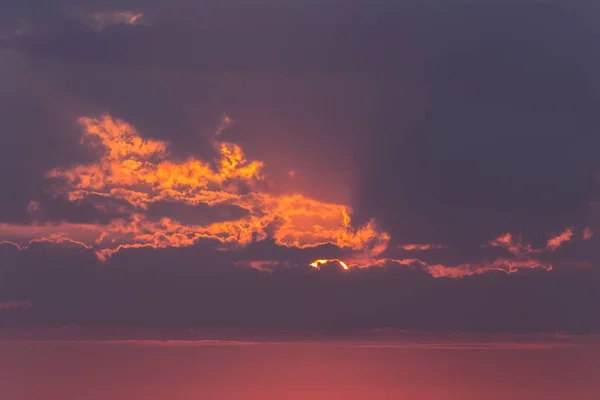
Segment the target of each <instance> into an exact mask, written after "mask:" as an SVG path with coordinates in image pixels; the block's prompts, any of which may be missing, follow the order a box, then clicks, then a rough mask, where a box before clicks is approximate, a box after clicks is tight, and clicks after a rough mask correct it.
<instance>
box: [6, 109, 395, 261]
mask: <svg viewBox="0 0 600 400" xmlns="http://www.w3.org/2000/svg"><path fill="white" fill-rule="evenodd" d="M79 122H80V124H81V125H82V127H83V137H82V141H83V143H84V144H86V145H88V146H91V147H92V148H94V149H96V150H97V152H98V154H99V158H98V159H97V160H96V161H94V162H92V163H90V164H82V165H75V166H72V167H67V168H56V169H53V170H51V171H49V172H48V173H47V177H48V178H50V179H52V180H54V182H55V185H54V187H53V190H54V192H55V194H56V195H57V196H63V197H64V198H66V199H68V200H69V201H71V202H80V201H89V199H102V198H106V199H110V200H111V201H120V202H122V203H123V204H127V205H129V206H130V208H132V211H131V214H130V215H129V216H128V217H127V218H115V219H112V220H111V221H110V222H108V223H107V224H105V225H102V226H98V225H94V224H69V223H63V224H61V225H59V226H51V225H42V226H35V227H26V226H10V225H4V226H3V227H2V229H3V231H4V234H5V236H6V237H7V238H24V237H25V238H27V237H29V238H31V237H32V236H33V237H34V238H35V239H36V240H62V241H66V240H71V241H73V242H79V243H82V245H83V246H86V247H87V246H93V247H94V248H96V249H97V254H98V257H100V258H101V259H106V258H107V257H109V256H110V255H112V254H114V253H115V252H117V251H119V250H121V249H124V248H141V247H152V248H161V247H182V246H191V245H193V244H194V243H196V242H197V241H198V240H200V239H215V240H218V241H220V242H221V243H223V244H226V245H233V246H245V245H248V244H250V243H252V242H255V241H260V240H264V239H266V238H267V237H272V238H273V239H274V240H275V242H276V243H277V244H278V245H280V246H287V247H298V248H306V247H316V246H321V245H325V244H333V245H335V246H337V247H339V248H348V249H351V250H353V251H356V252H367V253H368V254H371V255H376V254H379V253H381V252H382V251H383V250H385V249H386V247H387V244H388V241H389V236H388V235H387V234H386V233H385V232H382V231H379V230H378V229H377V227H376V225H375V222H374V221H370V222H368V223H367V224H365V225H363V226H361V227H356V228H355V227H353V226H352V225H351V218H350V215H351V213H352V210H351V208H350V207H348V206H345V205H342V204H332V203H326V202H321V201H318V200H315V199H311V198H308V197H306V196H303V195H301V194H294V193H292V194H287V195H273V194H271V193H269V188H268V183H267V182H266V181H265V178H264V176H263V173H262V168H263V165H264V164H263V163H262V162H260V161H250V160H247V158H246V156H245V154H244V152H243V150H242V148H241V147H240V146H238V145H236V144H234V143H231V142H225V141H217V140H215V141H214V143H213V145H214V147H215V152H217V153H218V154H219V157H218V158H216V159H214V160H210V161H203V160H200V159H197V158H193V157H189V158H188V159H186V160H176V159H173V158H171V157H170V155H169V151H168V148H169V146H168V143H166V142H163V141H159V140H154V139H144V138H142V136H140V134H139V133H138V132H137V131H136V129H135V128H134V127H133V126H131V125H129V124H127V123H126V122H124V121H121V120H118V119H114V118H112V117H110V116H108V115H104V116H102V117H101V118H97V119H95V118H80V120H79ZM229 124H230V119H229V117H225V118H224V120H223V125H225V126H228V125H229ZM222 129H224V128H223V127H220V128H219V130H218V131H217V132H218V133H220V132H221V131H222ZM166 202H167V203H168V202H170V203H179V204H183V205H187V206H191V207H198V206H204V207H209V208H217V207H235V208H238V209H240V210H243V212H244V213H243V214H244V215H242V216H239V215H238V216H239V218H238V219H232V220H224V221H216V222H212V223H207V224H204V225H202V224H190V223H189V221H187V220H186V218H185V217H184V216H180V217H179V218H178V220H175V219H172V218H168V217H162V218H158V219H154V220H152V219H149V218H148V210H149V208H150V207H152V206H154V205H160V204H165V203H166ZM31 204H34V205H35V204H37V203H31ZM93 204H97V203H93ZM34 208H35V209H36V210H37V208H38V206H37V205H35V207H34ZM183 220H186V221H183ZM49 232H52V234H51V235H48V236H46V235H44V233H49Z"/></svg>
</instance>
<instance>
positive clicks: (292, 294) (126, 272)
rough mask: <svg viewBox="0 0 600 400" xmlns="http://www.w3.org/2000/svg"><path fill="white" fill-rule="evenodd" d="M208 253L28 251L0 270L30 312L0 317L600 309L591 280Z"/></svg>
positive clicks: (502, 326) (301, 316)
mask: <svg viewBox="0 0 600 400" xmlns="http://www.w3.org/2000/svg"><path fill="white" fill-rule="evenodd" d="M2 249H3V250H5V249H4V247H2ZM207 251H209V250H206V249H205V250H202V249H198V248H195V249H184V250H181V249H179V250H177V251H174V250H168V249H167V250H159V251H156V250H142V251H138V252H134V251H128V252H123V253H120V254H119V255H116V256H115V257H114V258H113V259H111V260H110V261H109V262H108V263H106V264H104V265H102V266H101V267H100V266H99V265H98V264H97V263H98V261H97V260H94V257H93V254H91V253H89V252H85V251H83V252H82V251H78V250H75V249H71V250H66V249H65V248H57V247H53V248H48V247H46V246H45V245H38V246H35V247H32V248H31V249H30V250H27V251H24V252H20V253H18V255H16V260H15V261H14V262H13V263H11V264H10V265H7V264H3V266H2V276H3V284H4V288H3V297H5V298H7V299H11V300H14V299H20V300H21V301H24V300H30V301H31V303H32V307H31V309H29V310H27V311H26V312H19V313H3V314H2V315H0V317H1V318H2V323H3V325H4V326H10V325H12V324H15V323H19V324H34V325H39V324H72V325H87V324H106V325H112V326H115V325H132V324H133V325H143V326H162V327H167V328H187V327H193V326H203V325H204V326H215V325H222V326H238V327H274V328H309V329H310V328H312V329H343V328H371V327H395V328H399V329H418V330H442V331H445V330H450V331H453V330H463V331H514V332H522V331H550V332H552V331H565V332H578V333H585V332H598V331H599V330H600V326H599V325H598V318H597V313H596V311H595V309H594V308H593V307H590V305H592V304H595V303H597V302H598V300H600V299H599V298H598V293H600V291H599V290H598V289H600V286H599V285H600V276H599V275H598V271H597V270H586V271H582V270H578V271H567V270H563V269H561V270H558V271H555V272H554V273H553V274H548V273H546V272H545V271H538V270H532V271H529V272H527V271H526V272H524V273H521V274H517V275H505V274H502V273H490V274H486V275H481V276H477V277H470V278H465V279H462V280H450V279H434V278H432V277H431V276H429V275H427V274H426V273H424V272H422V271H420V270H418V269H410V268H406V267H400V266H394V265H388V266H386V267H385V268H382V267H372V268H367V269H352V270H350V271H341V270H340V269H335V268H333V267H330V268H327V269H325V270H321V271H316V270H313V269H311V268H309V267H280V268H275V269H274V271H273V272H261V271H258V270H255V269H252V268H247V267H236V266H233V265H232V264H229V263H227V262H226V261H224V259H223V258H219V257H220V256H219V255H216V256H215V255H214V254H213V255H211V254H209V253H207ZM222 257H228V256H227V255H226V254H223V255H222ZM207 258H210V259H211V260H212V261H211V263H207V262H205V261H204V260H206V259H207ZM51 265H55V267H52V266H51Z"/></svg>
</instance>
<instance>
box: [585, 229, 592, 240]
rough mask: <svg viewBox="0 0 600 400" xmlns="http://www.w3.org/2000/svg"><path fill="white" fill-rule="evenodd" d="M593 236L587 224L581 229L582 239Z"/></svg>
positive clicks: (588, 238)
mask: <svg viewBox="0 0 600 400" xmlns="http://www.w3.org/2000/svg"><path fill="white" fill-rule="evenodd" d="M592 236H594V231H592V229H591V228H590V227H589V226H586V227H585V229H584V230H583V240H590V239H591V238H592Z"/></svg>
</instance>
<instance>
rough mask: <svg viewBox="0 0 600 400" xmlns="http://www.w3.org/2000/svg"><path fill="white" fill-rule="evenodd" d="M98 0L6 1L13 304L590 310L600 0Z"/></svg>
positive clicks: (393, 318) (89, 318)
mask: <svg viewBox="0 0 600 400" xmlns="http://www.w3.org/2000/svg"><path fill="white" fill-rule="evenodd" d="M109 3H110V2H95V3H94V4H91V3H89V4H88V3H87V2H84V3H78V4H70V3H69V2H68V1H67V2H63V3H61V4H60V5H59V4H56V3H54V2H36V1H34V2H32V3H31V7H23V6H22V5H20V4H17V3H16V2H15V3H14V4H13V3H10V4H9V5H4V6H0V11H4V12H0V15H1V16H0V28H1V29H0V31H1V35H2V36H1V38H0V47H1V48H2V50H1V52H0V61H2V62H1V63H0V100H2V101H1V103H2V104H4V105H5V106H3V107H2V108H0V128H1V129H0V131H1V132H2V137H3V139H5V143H3V145H2V146H0V184H2V187H3V190H2V191H0V242H1V244H0V264H1V265H2V268H1V269H0V301H3V303H2V304H5V305H10V304H13V305H14V304H25V303H19V302H27V301H31V303H27V304H31V305H32V306H31V307H29V308H26V309H23V308H19V307H16V308H15V307H12V306H11V307H8V306H6V307H4V309H3V311H2V315H1V316H0V318H4V319H3V321H8V322H10V323H25V322H27V323H33V322H35V321H38V322H39V321H46V322H52V323H62V322H65V323H69V322H70V321H74V322H78V323H84V322H85V323H93V322H94V321H101V322H103V323H107V324H119V323H122V324H125V323H127V321H134V320H136V321H141V322H147V323H153V324H159V325H160V324H165V325H169V324H171V323H177V324H182V325H185V324H188V323H190V324H191V323H199V324H203V323H206V324H220V323H223V324H238V325H244V324H247V325H261V324H263V325H285V326H302V325H306V326H312V327H315V326H320V325H323V326H324V325H328V324H329V325H328V326H351V325H357V326H363V327H368V326H370V327H373V326H385V325H390V326H396V327H400V328H401V327H403V326H404V325H406V326H409V327H417V328H431V329H442V330H443V329H467V330H469V329H472V330H486V329H491V330H561V329H565V330H574V331H590V330H598V329H599V328H598V326H597V324H595V320H596V319H595V318H593V315H592V313H593V312H592V307H591V304H594V302H597V296H596V295H595V294H594V293H596V292H597V291H598V288H600V285H599V284H598V261H600V252H599V251H598V246H597V240H598V237H597V235H596V234H595V232H597V231H598V229H600V219H599V217H600V214H598V211H599V208H598V194H599V193H598V181H597V178H598V173H599V172H600V162H599V161H598V160H599V159H598V157H597V156H596V154H595V153H596V149H597V148H598V145H599V144H600V143H599V142H598V135H597V134H596V133H597V131H598V128H599V127H600V120H599V119H598V117H597V115H598V113H597V109H598V107H600V102H598V96H595V94H594V93H595V91H596V90H597V89H598V88H600V76H599V75H598V72H597V71H600V69H599V68H598V67H599V65H598V60H599V59H600V58H598V50H597V48H596V46H594V45H593V44H594V43H596V40H595V37H596V36H597V35H598V34H600V32H599V31H598V29H597V27H596V25H597V24H595V20H596V17H598V10H597V9H594V8H593V7H589V6H587V5H584V4H579V3H578V2H576V4H575V3H573V2H570V3H569V4H568V7H567V4H566V3H565V4H564V5H561V4H556V5H549V4H533V3H531V4H530V3H528V2H523V4H519V5H483V4H464V2H460V4H459V2H444V4H443V5H442V4H440V3H436V2H430V3H428V4H424V3H422V2H419V4H416V3H415V4H412V3H411V2H408V3H403V4H391V3H390V4H385V5H384V4H381V5H380V6H378V7H375V6H373V5H370V3H369V4H367V2H362V1H354V2H346V3H344V4H337V3H336V2H329V1H315V2H309V3H306V4H304V5H303V9H302V10H300V9H298V7H296V6H295V5H293V4H291V3H289V4H288V3H281V2H267V3H264V4H263V3H261V5H253V6H252V7H250V6H248V5H244V4H243V2H237V1H233V0H221V1H220V2H216V1H215V2H212V1H208V2H203V3H202V4H195V3H194V2H188V1H187V0H176V1H175V2H174V3H173V4H172V7H164V3H163V2H161V1H158V0H152V1H148V2H144V3H143V4H142V3H139V2H136V1H127V2H124V3H122V4H118V5H115V4H109ZM559 3H560V2H559ZM232 10H234V12H232ZM532 21H533V22H534V23H532ZM273 32H276V34H274V33H273ZM224 112H226V113H227V114H223V113H224ZM234 119H235V123H234ZM215 121H217V123H215ZM219 122H220V123H219ZM120 279H123V280H124V282H125V283H120V281H119V280H120ZM171 280H172V284H170V283H168V282H170V281H171ZM157 282H167V283H164V284H163V285H161V284H158V283H157ZM217 288H219V290H221V291H222V292H223V293H224V294H219V293H217ZM113 293H116V294H115V295H114V296H115V297H112V296H113ZM553 296H556V298H555V297H553ZM136 297H139V300H135V298H136ZM132 299H133V300H132ZM218 299H225V300H222V302H223V304H221V300H218ZM559 299H560V301H559ZM215 304H221V305H220V306H219V307H217V306H216V305H215ZM240 304H241V305H240ZM121 307H125V308H124V309H123V310H120V308H121ZM236 307H241V308H240V310H243V312H242V311H239V312H238V311H236ZM217 308H220V311H217V310H216V309H217ZM157 310H158V312H157V313H156V314H155V315H157V316H156V317H155V318H154V317H152V316H151V314H152V313H153V312H154V311H157ZM168 310H171V311H172V310H178V311H177V312H174V314H175V315H172V316H171V315H170V313H169V311H168ZM23 311H24V312H23ZM136 313H138V314H139V315H138V316H136V315H137V314H136ZM196 315H199V317H198V318H196ZM334 315H335V317H333V316H334ZM328 318H332V321H330V322H328ZM494 318H497V320H494ZM171 319H172V320H171ZM61 321H62V322H61Z"/></svg>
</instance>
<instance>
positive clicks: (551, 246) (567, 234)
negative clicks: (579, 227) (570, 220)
mask: <svg viewBox="0 0 600 400" xmlns="http://www.w3.org/2000/svg"><path fill="white" fill-rule="evenodd" d="M584 235H585V231H584ZM572 239H573V229H571V228H567V229H565V230H564V231H563V232H562V233H560V234H558V235H556V236H554V237H552V238H550V239H548V242H547V244H546V248H547V249H548V250H550V251H554V250H556V249H558V248H559V247H560V246H561V245H562V244H563V243H566V242H569V241H571V240H572Z"/></svg>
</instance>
